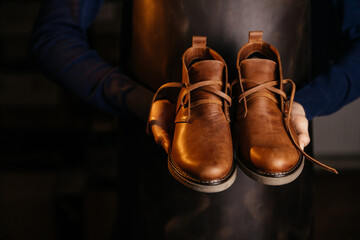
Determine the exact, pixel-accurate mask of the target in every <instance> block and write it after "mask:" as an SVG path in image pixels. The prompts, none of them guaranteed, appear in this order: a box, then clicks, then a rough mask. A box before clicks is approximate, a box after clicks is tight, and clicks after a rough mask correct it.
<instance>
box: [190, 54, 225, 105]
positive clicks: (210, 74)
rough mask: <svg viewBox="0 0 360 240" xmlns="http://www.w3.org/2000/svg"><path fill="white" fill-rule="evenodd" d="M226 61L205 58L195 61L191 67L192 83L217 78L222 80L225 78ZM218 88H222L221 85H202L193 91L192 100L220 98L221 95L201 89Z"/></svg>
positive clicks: (216, 79)
mask: <svg viewBox="0 0 360 240" xmlns="http://www.w3.org/2000/svg"><path fill="white" fill-rule="evenodd" d="M224 66H225V65H224V63H222V62H221V61H218V60H204V61H201V62H197V63H194V64H193V65H192V66H191V67H190V68H189V81H190V84H195V83H197V82H201V81H208V80H215V81H222V79H223V70H224ZM210 87H211V88H216V89H218V90H221V89H222V86H220V85H216V84H214V85H211V86H206V87H201V88H199V89H196V90H194V91H192V92H191V98H192V101H196V100H200V99H209V98H212V99H214V98H215V99H218V98H219V97H218V96H216V95H215V94H213V93H210V92H207V91H203V90H201V89H209V88H210Z"/></svg>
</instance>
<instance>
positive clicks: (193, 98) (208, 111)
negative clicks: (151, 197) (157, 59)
mask: <svg viewBox="0 0 360 240" xmlns="http://www.w3.org/2000/svg"><path fill="white" fill-rule="evenodd" d="M182 64H183V71H182V83H167V84H165V85H163V86H162V87H161V88H160V89H159V90H161V89H163V88H166V87H182V89H181V91H180V94H179V97H178V102H177V108H176V117H175V130H174V137H173V142H172V147H171V149H170V151H169V155H168V167H169V170H170V173H171V174H172V175H173V176H174V177H175V178H176V179H177V180H178V181H179V182H181V183H182V184H184V185H185V186H187V187H189V188H191V189H194V190H196V191H200V192H220V191H223V190H225V189H227V188H229V187H230V186H231V185H232V183H233V182H234V181H235V178H236V167H235V164H234V161H233V145H232V137H231V131H230V125H229V122H230V118H229V113H228V107H229V105H230V103H231V98H230V96H229V95H228V89H229V84H228V81H227V66H226V64H225V61H224V60H223V59H222V57H221V56H220V55H219V54H218V53H216V52H215V51H213V50H212V49H210V48H208V47H206V38H205V37H193V46H192V47H191V48H189V49H188V50H187V51H186V52H185V53H184V55H183V57H182ZM159 90H158V91H159ZM155 97H156V96H155Z"/></svg>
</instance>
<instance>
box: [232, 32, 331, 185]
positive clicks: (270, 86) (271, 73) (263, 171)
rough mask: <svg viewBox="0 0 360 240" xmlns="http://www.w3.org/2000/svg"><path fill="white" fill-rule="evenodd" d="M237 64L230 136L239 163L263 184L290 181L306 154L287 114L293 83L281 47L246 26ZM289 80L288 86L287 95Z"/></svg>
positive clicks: (294, 177)
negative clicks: (286, 75) (247, 31)
mask: <svg viewBox="0 0 360 240" xmlns="http://www.w3.org/2000/svg"><path fill="white" fill-rule="evenodd" d="M237 68H238V74H239V79H238V80H237V81H235V82H234V83H233V88H232V89H233V96H237V97H238V99H237V101H236V100H235V101H236V104H235V111H236V113H235V117H236V120H235V123H234V126H235V136H234V139H235V141H236V142H237V144H236V145H238V148H237V161H238V164H239V167H240V168H241V169H242V170H243V171H244V172H245V173H246V174H247V175H248V176H249V177H251V178H253V179H255V180H256V181H258V182H260V183H263V184H267V185H283V184H287V183H290V182H292V181H293V180H295V179H296V178H297V177H298V176H299V175H300V173H301V171H302V169H303V167H304V157H303V156H304V155H306V153H304V152H303V151H302V150H301V148H300V147H299V144H298V139H297V134H296V132H295V131H294V128H293V126H292V122H291V120H290V113H291V107H292V102H293V97H294V93H295V84H294V83H293V82H292V81H291V80H289V79H283V76H282V70H281V61H280V56H279V53H278V51H277V49H276V48H274V47H273V46H271V45H270V44H268V43H266V42H264V41H263V40H262V32H250V34H249V42H248V43H247V44H245V45H244V46H243V47H242V48H241V49H240V51H239V53H238V59H237ZM287 83H291V86H292V92H291V97H290V99H289V100H288V99H287V95H286V93H285V92H284V84H287ZM306 156H307V157H308V158H309V159H310V160H311V161H313V162H315V163H317V164H319V165H322V166H323V167H325V168H327V169H328V170H330V171H333V170H334V169H331V168H329V167H327V166H325V165H323V164H321V163H319V162H317V161H316V160H315V159H313V158H311V157H309V156H308V155H306ZM335 171H336V170H335Z"/></svg>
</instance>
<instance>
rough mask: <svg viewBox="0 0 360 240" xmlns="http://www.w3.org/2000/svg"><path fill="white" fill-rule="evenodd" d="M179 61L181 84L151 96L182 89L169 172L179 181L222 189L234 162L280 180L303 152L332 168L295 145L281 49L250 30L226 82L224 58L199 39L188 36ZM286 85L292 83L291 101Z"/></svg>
mask: <svg viewBox="0 0 360 240" xmlns="http://www.w3.org/2000/svg"><path fill="white" fill-rule="evenodd" d="M182 65H183V68H182V82H181V83H167V84H164V85H163V86H162V87H160V88H159V90H158V92H157V93H156V94H155V96H154V99H153V103H154V102H155V101H156V100H157V99H156V97H157V95H158V93H159V92H160V91H161V90H162V89H164V88H168V87H176V88H181V91H180V94H179V96H178V101H177V105H176V109H175V114H174V119H173V121H174V123H175V127H174V133H173V138H172V139H173V140H172V144H171V147H169V151H168V168H169V171H170V173H171V174H172V175H173V176H174V177H175V178H176V179H177V180H178V181H179V182H181V183H182V184H184V185H186V186H187V187H189V188H192V189H194V190H196V191H200V192H220V191H223V190H225V189H227V188H229V187H230V186H231V185H232V183H233V182H234V181H235V178H236V172H237V168H236V163H237V164H238V165H239V167H240V168H241V169H242V170H243V171H244V172H245V173H246V174H247V175H248V176H249V177H251V178H253V179H254V180H256V181H258V182H260V183H263V184H267V185H283V184H287V183H290V182H292V181H293V180H295V179H296V178H297V177H298V176H299V175H300V173H301V171H302V169H303V166H304V156H306V157H307V158H308V159H310V160H311V161H313V162H315V163H317V164H319V165H322V166H323V167H325V168H326V169H328V170H330V171H334V172H336V170H334V169H332V168H329V167H327V166H325V165H323V164H321V163H319V162H317V161H316V160H315V159H313V158H311V157H310V156H308V155H306V153H305V152H303V151H302V149H301V148H300V147H299V143H298V139H297V135H296V132H295V131H294V128H293V126H292V122H291V121H290V114H291V108H292V102H293V98H294V93H295V84H294V83H293V82H292V81H291V80H289V79H283V76H282V71H281V62H280V56H279V53H278V51H277V50H276V49H275V48H274V47H273V46H271V45H270V44H268V43H266V42H264V41H263V40H262V32H250V34H249V42H248V43H247V44H245V45H244V46H243V47H242V48H241V49H240V51H239V53H238V59H237V69H238V79H236V80H235V81H233V83H232V84H231V87H230V84H229V82H228V76H227V66H226V63H225V61H224V60H223V58H222V57H221V56H220V55H219V54H218V53H217V52H215V51H214V50H212V49H210V48H208V47H207V46H206V38H205V37H193V45H192V47H191V48H189V49H188V50H186V52H185V53H184V55H183V57H182ZM287 83H289V84H291V86H292V91H291V95H290V98H289V99H288V97H287V94H286V93H285V92H284V85H285V84H287ZM232 101H233V104H232V103H231V102H232ZM231 104H232V105H233V107H232V110H233V111H232V112H233V113H234V114H233V123H232V127H233V128H234V131H233V132H234V133H235V134H234V136H232V134H231V129H230V115H229V107H230V105H231ZM154 111H156V110H155V109H153V108H152V109H151V112H150V118H149V122H148V124H149V125H148V130H149V127H150V126H151V124H153V123H154V119H153V118H152V116H154ZM155 120H156V119H155ZM155 122H156V121H155ZM233 142H234V145H235V148H233ZM233 149H235V154H234V151H233ZM234 159H235V160H234Z"/></svg>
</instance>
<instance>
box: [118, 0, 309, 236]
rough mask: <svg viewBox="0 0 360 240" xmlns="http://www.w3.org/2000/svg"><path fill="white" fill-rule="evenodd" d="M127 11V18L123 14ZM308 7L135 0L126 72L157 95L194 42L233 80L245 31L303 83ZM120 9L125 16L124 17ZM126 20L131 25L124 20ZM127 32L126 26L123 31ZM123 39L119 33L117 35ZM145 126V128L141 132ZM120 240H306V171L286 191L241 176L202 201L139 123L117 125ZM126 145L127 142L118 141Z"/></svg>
mask: <svg viewBox="0 0 360 240" xmlns="http://www.w3.org/2000/svg"><path fill="white" fill-rule="evenodd" d="M127 4H128V3H125V5H124V7H126V8H127V9H128V7H130V6H126V5H127ZM309 4H310V3H309V1H306V0H305V1H298V0H280V1H273V0H266V1H265V0H176V1H175V0H174V1H169V0H136V1H133V5H132V6H131V7H132V18H131V20H132V21H131V22H132V23H131V26H132V27H131V28H130V27H129V26H130V25H127V28H126V29H127V30H129V31H128V32H127V34H129V33H131V34H129V35H128V36H131V38H127V39H126V40H124V41H123V43H126V42H128V43H129V44H131V46H130V47H129V45H126V48H125V50H128V52H127V53H128V57H126V55H127V54H126V51H124V52H123V56H124V58H123V60H124V61H123V63H124V64H127V66H128V70H129V71H130V73H131V75H132V77H133V78H134V79H136V80H137V81H138V82H139V83H141V84H143V85H144V86H146V87H148V88H149V89H151V90H153V91H155V90H156V89H157V88H158V87H159V86H161V85H162V84H164V83H166V82H170V81H180V79H181V71H180V70H181V61H180V58H181V56H182V54H183V52H184V50H186V49H187V48H188V47H190V46H191V39H192V36H193V35H203V36H207V37H208V46H209V47H210V48H212V49H214V50H215V51H217V52H218V53H219V54H220V55H222V56H223V58H224V59H225V61H226V62H227V64H228V68H229V76H230V79H233V78H235V76H236V75H235V70H236V66H235V64H236V56H237V52H238V50H239V49H240V47H241V46H242V45H243V44H245V43H246V42H247V40H248V39H247V38H248V32H249V31H251V30H262V31H264V37H263V38H264V40H265V41H267V42H269V43H270V44H272V45H274V46H275V47H276V48H278V50H279V52H280V55H281V59H282V63H283V69H284V77H285V78H291V79H293V80H294V81H295V82H296V83H297V84H300V83H302V82H304V81H307V80H308V78H309V65H310V61H309V59H310V51H309V49H310V46H309V41H310V37H309V33H310V31H309V27H310V26H309V14H310V12H309V10H310V5H309ZM124 10H126V9H124ZM127 20H129V19H127ZM124 23H126V22H124ZM124 36H126V34H125V35H124ZM142 126H143V127H142ZM120 131H121V136H122V142H121V156H122V157H121V159H120V164H119V169H120V170H119V174H120V186H122V187H123V188H122V189H121V190H120V194H119V198H120V206H119V210H120V219H121V220H120V232H119V235H120V239H259V240H264V239H293V240H296V239H308V238H309V236H310V235H311V231H312V209H311V208H312V180H313V179H312V167H311V166H310V165H309V164H306V166H305V169H304V172H303V174H302V175H301V176H300V177H299V178H298V179H297V180H296V181H294V182H293V183H291V184H288V185H285V186H280V187H271V186H265V185H262V184H259V183H257V182H255V181H253V180H251V179H250V178H248V177H247V176H245V175H244V174H243V173H242V172H241V171H239V173H238V176H237V180H236V182H235V183H234V184H233V186H232V187H230V188H229V189H228V190H226V191H224V192H221V193H216V194H204V193H198V192H195V191H193V190H190V189H188V188H186V187H184V186H182V185H181V184H180V183H178V182H177V181H176V180H174V179H173V178H172V177H171V176H170V174H169V173H168V170H167V168H166V164H167V156H166V154H165V152H164V151H163V150H162V149H160V147H158V146H156V144H155V143H154V142H153V140H152V139H151V137H148V136H145V123H144V122H142V121H140V120H137V119H133V118H130V119H122V120H121V121H120ZM124 136H126V137H124Z"/></svg>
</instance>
